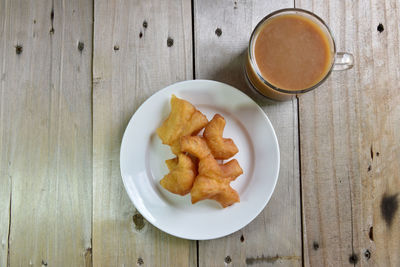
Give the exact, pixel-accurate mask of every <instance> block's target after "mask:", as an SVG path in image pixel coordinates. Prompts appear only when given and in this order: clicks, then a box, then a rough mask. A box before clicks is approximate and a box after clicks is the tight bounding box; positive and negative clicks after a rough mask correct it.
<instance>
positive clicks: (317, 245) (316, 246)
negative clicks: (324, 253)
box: [313, 241, 319, 250]
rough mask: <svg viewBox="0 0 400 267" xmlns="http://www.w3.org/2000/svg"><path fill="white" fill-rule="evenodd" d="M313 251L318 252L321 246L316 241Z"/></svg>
mask: <svg viewBox="0 0 400 267" xmlns="http://www.w3.org/2000/svg"><path fill="white" fill-rule="evenodd" d="M313 249H314V250H318V249H319V244H318V242H316V241H314V242H313Z"/></svg>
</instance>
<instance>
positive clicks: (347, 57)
mask: <svg viewBox="0 0 400 267" xmlns="http://www.w3.org/2000/svg"><path fill="white" fill-rule="evenodd" d="M353 65H354V58H353V55H352V54H350V53H346V52H337V53H336V56H335V64H334V65H333V70H348V69H351V68H352V67H353Z"/></svg>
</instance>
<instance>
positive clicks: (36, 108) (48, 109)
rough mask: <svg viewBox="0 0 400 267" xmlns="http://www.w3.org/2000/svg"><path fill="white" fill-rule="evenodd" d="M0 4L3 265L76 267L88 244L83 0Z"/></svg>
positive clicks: (86, 10)
mask: <svg viewBox="0 0 400 267" xmlns="http://www.w3.org/2000/svg"><path fill="white" fill-rule="evenodd" d="M0 3H1V4H0V9H1V11H0V12H1V14H2V16H0V18H1V21H2V23H3V24H2V28H1V30H2V38H1V43H2V44H1V48H2V50H1V54H2V57H1V64H2V66H1V69H2V73H1V90H2V91H1V120H0V136H1V138H0V140H1V141H0V142H1V152H0V153H1V161H0V164H1V167H0V168H1V181H2V182H1V183H2V184H1V189H0V190H1V191H2V192H1V193H3V192H4V191H5V193H6V192H7V181H5V180H9V181H10V186H11V196H12V198H11V220H10V221H11V228H10V229H11V230H10V231H11V232H10V233H9V234H10V239H9V255H8V261H9V266H43V265H48V266H83V265H85V264H86V263H87V260H88V259H90V253H89V252H90V247H91V244H90V237H91V210H92V208H91V202H92V194H91V186H92V169H91V163H92V160H91V159H92V156H91V153H92V149H91V148H92V131H91V46H92V45H91V36H92V33H91V32H92V20H91V17H92V1H79V0H74V1H62V2H61V1H34V2H32V1H24V0H17V1H8V0H3V1H1V2H0ZM79 41H81V42H82V43H84V49H83V50H82V51H79V50H78V48H77V45H78V42H79ZM4 182H6V184H5V185H4ZM3 185H4V186H5V188H3ZM6 197H7V196H4V197H3V196H1V197H0V198H2V199H3V198H6ZM0 203H2V204H1V205H2V206H1V209H2V211H1V212H2V213H3V212H4V211H3V207H4V205H3V200H2V201H1V202H0ZM5 212H7V211H5ZM2 218H3V217H2ZM3 222H4V220H3V219H2V221H1V224H2V225H1V226H0V227H3ZM1 230H2V232H1V235H2V236H1V238H2V242H3V241H4V231H3V229H1ZM5 242H7V240H5ZM6 247H7V245H4V243H3V245H2V250H1V251H2V255H1V257H2V259H1V262H0V264H1V265H2V266H6V265H3V263H4V258H3V257H4V256H3V251H4V248H6ZM85 253H86V255H85ZM88 255H89V256H88ZM85 256H86V257H85Z"/></svg>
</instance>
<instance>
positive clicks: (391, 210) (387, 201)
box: [381, 194, 399, 227]
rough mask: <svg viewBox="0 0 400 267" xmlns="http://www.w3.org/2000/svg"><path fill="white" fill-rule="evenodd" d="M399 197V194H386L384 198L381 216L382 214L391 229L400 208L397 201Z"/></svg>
mask: <svg viewBox="0 0 400 267" xmlns="http://www.w3.org/2000/svg"><path fill="white" fill-rule="evenodd" d="M397 195H398V194H394V195H387V194H384V195H383V197H382V201H381V214H382V217H383V219H384V220H385V222H386V225H387V226H389V227H390V226H391V225H392V222H393V219H394V215H395V213H396V211H397V209H398V208H399V203H398V201H397Z"/></svg>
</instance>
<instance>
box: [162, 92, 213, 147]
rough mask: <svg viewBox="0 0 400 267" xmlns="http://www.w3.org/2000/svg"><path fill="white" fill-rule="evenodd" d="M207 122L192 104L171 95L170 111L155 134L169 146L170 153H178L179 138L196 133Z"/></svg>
mask: <svg viewBox="0 0 400 267" xmlns="http://www.w3.org/2000/svg"><path fill="white" fill-rule="evenodd" d="M207 123H208V120H207V117H206V116H204V115H203V114H202V113H201V112H200V111H198V110H196V108H195V107H194V106H193V105H192V104H190V103H189V102H188V101H186V100H183V99H180V98H177V97H176V96H175V95H172V97H171V112H170V114H169V116H168V118H167V119H166V120H165V121H164V122H163V124H162V125H161V126H160V127H159V128H158V129H157V134H158V136H159V137H160V139H161V141H162V143H163V144H165V145H169V146H171V150H172V153H174V154H175V155H178V154H179V153H180V152H181V151H180V143H179V138H180V137H182V136H186V135H193V134H198V133H199V132H200V131H201V129H203V128H204V127H205V126H206V124H207Z"/></svg>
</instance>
